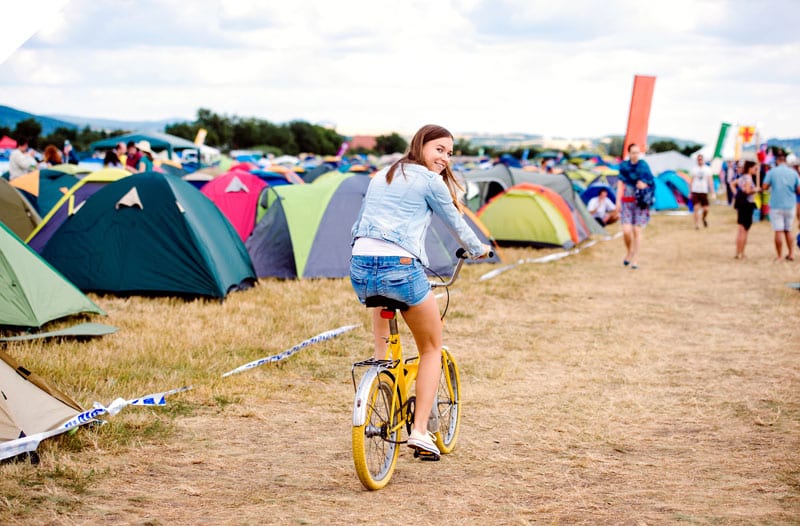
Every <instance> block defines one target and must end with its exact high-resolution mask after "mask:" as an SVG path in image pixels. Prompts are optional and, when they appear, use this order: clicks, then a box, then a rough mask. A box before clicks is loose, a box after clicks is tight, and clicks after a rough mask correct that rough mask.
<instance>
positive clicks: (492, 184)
mask: <svg viewBox="0 0 800 526" xmlns="http://www.w3.org/2000/svg"><path fill="white" fill-rule="evenodd" d="M464 179H465V181H466V182H467V185H468V194H467V199H466V203H467V206H469V208H470V209H471V210H473V211H476V210H478V209H480V208H481V207H482V206H484V205H486V203H488V202H489V201H490V200H491V199H492V198H493V197H494V196H496V195H498V194H500V193H501V192H503V191H505V190H507V189H509V188H511V187H512V186H514V185H515V184H519V183H533V184H536V185H540V186H544V187H545V188H549V189H551V190H553V191H555V192H556V193H558V195H560V196H561V198H562V199H564V201H566V203H567V204H568V205H569V206H570V208H571V209H572V215H573V216H574V217H575V224H576V227H577V229H578V239H579V241H583V240H584V239H585V238H586V237H587V236H591V235H602V236H604V235H607V232H606V231H605V229H604V228H603V227H602V226H600V225H599V224H598V223H597V221H595V220H594V219H593V218H592V216H591V214H589V211H588V210H586V205H585V204H584V202H583V201H582V200H581V198H580V197H579V196H578V195H577V194H576V192H575V188H574V187H573V185H572V180H570V179H569V178H568V177H567V176H566V175H565V174H551V173H537V172H529V171H526V170H520V169H517V168H509V167H507V166H505V165H503V164H497V165H495V166H493V167H492V168H490V169H489V170H471V171H469V172H466V173H465V174H464ZM470 191H471V192H472V194H471V195H470V193H469V192H470Z"/></svg>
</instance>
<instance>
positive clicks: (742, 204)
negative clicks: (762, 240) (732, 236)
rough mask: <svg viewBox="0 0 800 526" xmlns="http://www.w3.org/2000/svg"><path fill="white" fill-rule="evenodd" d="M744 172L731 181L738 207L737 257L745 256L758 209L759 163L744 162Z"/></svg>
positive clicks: (735, 205) (734, 200)
mask: <svg viewBox="0 0 800 526" xmlns="http://www.w3.org/2000/svg"><path fill="white" fill-rule="evenodd" d="M743 171H744V173H742V175H741V176H740V177H739V178H737V179H736V180H734V181H732V182H731V185H730V186H731V192H732V193H733V195H734V199H733V204H734V207H735V208H736V223H737V225H738V226H737V227H736V228H737V230H736V255H735V256H734V257H735V258H736V259H743V258H744V248H745V245H747V233H748V231H749V230H750V227H751V226H753V212H754V211H755V209H756V203H755V201H756V192H759V191H760V188H759V187H758V186H756V182H755V177H756V173H757V172H758V164H757V163H756V162H755V161H745V162H744V168H743Z"/></svg>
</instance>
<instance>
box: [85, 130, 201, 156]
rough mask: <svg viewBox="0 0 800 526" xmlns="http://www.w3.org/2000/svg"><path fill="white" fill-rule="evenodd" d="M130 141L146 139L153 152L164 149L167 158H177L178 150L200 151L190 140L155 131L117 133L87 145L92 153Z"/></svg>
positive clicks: (159, 151)
mask: <svg viewBox="0 0 800 526" xmlns="http://www.w3.org/2000/svg"><path fill="white" fill-rule="evenodd" d="M130 141H133V142H139V141H148V142H149V143H150V147H151V148H152V149H153V151H154V152H156V153H159V154H160V153H161V152H162V151H166V152H167V154H166V157H167V159H175V158H177V157H178V155H177V154H178V152H183V151H184V150H193V151H196V152H198V156H199V152H200V146H198V145H196V144H195V143H193V142H192V141H187V140H186V139H184V138H183V137H178V136H176V135H170V134H168V133H156V132H152V133H129V134H128V135H119V136H117V137H110V138H108V139H102V140H100V141H95V142H93V143H91V144H90V145H89V151H90V152H92V153H94V152H96V151H105V150H113V149H114V147H115V146H116V145H117V144H118V143H120V142H124V143H126V144H127V143H128V142H130Z"/></svg>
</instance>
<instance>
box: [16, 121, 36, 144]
mask: <svg viewBox="0 0 800 526" xmlns="http://www.w3.org/2000/svg"><path fill="white" fill-rule="evenodd" d="M40 133H42V125H41V124H39V121H37V120H36V119H25V120H22V121H19V122H17V126H16V127H15V128H14V138H15V139H16V140H17V142H19V141H20V139H23V138H25V139H28V140H29V141H30V143H31V146H32V147H34V148H36V147H37V143H38V141H39V134H40Z"/></svg>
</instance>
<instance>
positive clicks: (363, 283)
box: [350, 256, 431, 305]
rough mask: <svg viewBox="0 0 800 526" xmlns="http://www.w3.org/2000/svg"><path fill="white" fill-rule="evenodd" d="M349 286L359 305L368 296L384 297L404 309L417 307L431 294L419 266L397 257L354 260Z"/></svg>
mask: <svg viewBox="0 0 800 526" xmlns="http://www.w3.org/2000/svg"><path fill="white" fill-rule="evenodd" d="M350 283H351V284H352V285H353V290H354V291H355V292H356V295H357V296H358V300H359V301H360V302H361V303H365V302H366V299H367V297H369V296H386V297H387V298H391V299H393V300H397V301H402V302H403V303H405V304H407V305H419V304H420V303H422V302H423V301H424V300H425V298H426V297H427V296H428V292H430V290H431V285H430V283H428V276H427V275H426V274H425V269H424V268H423V267H422V263H420V261H419V260H418V259H416V258H409V257H400V256H353V257H352V258H351V260H350Z"/></svg>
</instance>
